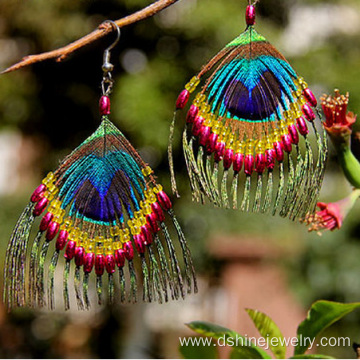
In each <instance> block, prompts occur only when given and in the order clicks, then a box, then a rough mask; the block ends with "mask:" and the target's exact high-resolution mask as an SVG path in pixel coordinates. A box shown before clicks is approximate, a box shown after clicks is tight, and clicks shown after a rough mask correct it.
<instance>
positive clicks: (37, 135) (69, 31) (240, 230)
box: [0, 0, 360, 358]
mask: <svg viewBox="0 0 360 360" xmlns="http://www.w3.org/2000/svg"><path fill="white" fill-rule="evenodd" d="M149 3H150V1H149V0H91V1H87V0H82V1H72V0H52V1H48V0H31V1H21V0H1V2H0V49H1V51H0V70H3V69H5V68H6V67H8V66H10V65H12V64H13V63H15V62H17V61H18V60H19V59H20V58H21V57H23V56H25V55H28V54H33V53H40V52H44V51H48V50H51V49H55V48H57V47H60V46H63V45H65V44H67V43H69V42H71V41H73V40H75V39H77V38H79V37H81V36H83V35H85V34H87V33H88V32H90V31H92V30H93V29H94V28H96V27H97V26H98V25H99V24H100V23H101V22H103V21H104V20H106V19H113V20H115V19H119V18H121V17H123V16H125V15H128V14H130V13H132V12H135V11H136V10H138V9H140V8H142V7H144V6H146V5H148V4H149ZM246 4H247V1H245V0H224V1H218V0H201V1H200V0H181V1H179V3H177V4H175V5H173V6H171V7H170V8H169V9H167V10H165V11H163V12H161V13H160V14H158V15H156V16H154V17H153V18H150V19H147V20H145V21H142V22H139V23H137V24H135V25H132V26H129V27H126V28H124V29H122V36H121V41H120V44H119V45H118V46H117V47H116V48H115V49H114V50H113V52H112V63H113V64H114V65H115V70H114V74H113V75H114V77H115V80H116V83H115V87H114V92H113V95H112V115H111V119H112V121H113V122H114V123H115V124H116V125H117V126H118V127H119V128H120V129H121V131H122V132H123V133H124V134H125V135H126V137H127V138H128V139H129V140H130V141H131V142H132V144H133V145H134V146H135V147H136V148H137V149H138V150H139V151H140V153H141V155H142V156H143V157H144V159H145V160H146V161H147V162H148V163H149V164H150V165H151V167H152V168H154V169H155V172H156V174H157V175H158V178H159V182H160V183H162V184H163V185H164V187H165V188H166V189H167V190H168V193H170V186H169V185H170V184H169V171H168V163H167V153H166V148H167V143H168V134H169V126H170V121H171V118H172V113H173V109H174V104H175V101H176V98H177V95H178V93H179V92H180V91H181V90H182V89H183V86H184V85H185V83H186V82H187V81H188V79H190V78H191V77H192V76H193V75H194V74H195V73H197V71H198V70H199V69H200V67H201V66H202V65H203V64H204V63H206V62H207V61H208V59H209V58H210V57H211V56H213V55H214V54H215V53H216V52H217V51H219V50H220V49H221V48H222V47H223V46H224V45H225V44H226V43H228V42H229V41H230V40H232V39H233V38H234V37H236V36H237V35H238V34H239V33H240V32H241V31H243V29H244V28H245V21H244V11H245V7H246ZM257 29H258V31H259V32H260V33H262V34H263V35H264V36H265V37H266V38H267V39H268V40H269V41H271V42H272V43H273V45H275V46H276V47H277V48H278V49H279V50H280V51H282V52H283V53H284V55H285V56H286V57H287V58H288V60H289V61H290V62H291V64H292V65H293V67H294V69H295V70H296V71H297V72H298V73H299V74H301V75H302V76H303V77H304V78H305V79H306V80H307V82H308V83H309V84H310V86H311V88H312V89H313V90H314V92H315V94H316V95H317V96H320V95H322V94H323V93H330V92H332V91H333V89H334V88H335V87H336V88H339V89H340V91H341V92H342V93H346V92H347V91H349V92H350V105H349V109H350V110H352V111H354V112H355V113H360V81H359V79H360V3H359V1H358V0H317V1H315V0H311V1H310V0H262V1H261V2H260V3H259V5H258V17H257ZM111 41H112V38H111V36H109V38H107V39H103V40H101V41H98V42H96V43H94V44H91V45H89V46H87V47H86V48H84V49H82V50H81V51H79V52H77V53H75V54H74V55H73V56H71V57H70V58H69V59H67V60H66V61H64V62H62V63H55V62H53V61H49V62H43V63H40V64H36V65H34V66H31V67H29V68H26V69H23V70H20V71H17V72H15V73H10V74H6V75H1V77H0V161H1V162H0V164H1V171H0V239H1V242H0V263H1V266H0V269H1V273H2V272H3V263H4V256H5V251H6V245H7V241H8V239H9V237H10V234H11V231H12V228H13V226H14V224H15V223H16V220H17V218H18V216H19V215H20V213H21V211H22V209H23V207H24V206H25V204H26V203H27V202H28V197H29V194H30V193H31V192H32V190H33V189H34V188H35V187H36V186H37V184H38V183H39V182H40V181H41V179H42V178H43V177H44V176H45V175H46V173H47V172H48V171H50V170H53V169H55V168H56V167H57V164H58V162H59V160H60V159H61V158H63V157H64V156H65V155H66V154H68V153H69V152H70V151H71V150H72V149H73V148H74V147H76V146H77V145H78V144H79V143H81V142H82V141H83V140H84V139H85V138H86V137H87V136H88V135H90V134H91V133H92V132H93V131H94V130H95V129H96V127H97V125H98V124H99V116H98V99H99V96H100V82H101V78H102V71H101V65H102V56H103V50H104V49H105V48H106V47H107V46H108V45H109V44H110V43H111ZM182 128H183V124H181V123H180V122H179V123H178V124H177V127H176V132H175V162H176V172H177V180H178V184H179V187H180V193H181V195H182V196H181V198H180V199H179V200H176V201H175V211H176V213H177V215H178V218H179V219H180V220H181V223H182V225H183V229H184V231H185V233H186V235H187V240H188V243H189V246H190V248H191V251H192V253H193V257H194V262H195V264H196V270H197V273H198V278H199V284H200V291H199V293H198V294H197V295H192V296H189V297H188V298H187V299H186V300H185V301H179V302H177V303H169V304H166V305H157V304H151V305H143V304H137V305H129V306H122V305H116V306H113V307H103V308H98V307H95V306H94V307H93V308H92V309H91V310H90V311H89V312H85V313H79V312H78V311H77V310H76V309H75V307H74V308H73V309H72V310H71V311H69V312H67V313H64V312H63V311H62V309H61V308H59V309H58V310H57V311H54V312H48V311H47V310H41V311H40V310H39V311H33V310H29V309H18V310H15V311H12V312H11V313H7V312H6V310H5V309H4V308H3V305H2V303H0V357H3V358H4V357H5V358H19V357H20V358H21V357H26V358H49V357H50V358H52V357H58V358H88V357H90V358H118V357H122V358H125V357H127V358H144V357H145V358H169V357H175V358H176V357H179V356H180V353H179V352H178V345H179V340H178V338H179V336H188V335H192V333H191V332H190V331H189V330H187V328H186V326H185V325H184V324H185V323H187V322H189V321H193V320H206V321H212V322H217V323H219V324H221V325H223V326H227V327H230V328H232V329H234V330H236V331H238V332H240V333H242V334H247V335H249V336H250V335H251V336H256V335H257V334H256V332H255V329H254V328H253V326H252V325H251V322H250V320H249V319H248V318H247V315H246V313H245V311H244V308H246V307H248V308H254V309H258V310H260V311H262V312H265V313H266V314H267V315H269V316H270V317H271V318H272V319H273V320H275V322H277V324H278V325H279V327H280V329H281V330H282V331H283V334H284V335H285V336H295V334H296V326H297V324H298V323H299V322H300V321H302V320H303V319H304V317H305V315H306V309H308V308H309V306H310V304H311V303H312V302H313V301H315V300H317V299H326V300H334V301H341V302H355V301H360V243H359V241H360V219H359V216H358V214H359V210H360V204H358V205H357V207H356V208H355V209H354V210H353V211H352V212H351V213H350V215H349V217H348V218H347V219H346V221H345V223H344V226H343V228H342V229H341V231H336V232H333V233H324V234H323V236H321V237H320V236H318V235H317V234H316V233H308V232H307V229H306V227H305V226H304V225H301V224H298V223H292V222H290V221H288V220H284V219H282V218H280V217H270V216H262V215H252V214H244V213H241V212H240V211H231V210H219V209H214V208H212V207H211V206H210V205H207V206H201V205H198V204H194V203H192V202H191V195H190V187H189V183H188V180H187V175H186V169H185V166H184V161H183V156H182V151H181V148H180V133H181V131H182ZM358 128H359V124H357V129H358ZM355 130H356V129H355ZM353 146H354V152H355V153H356V155H357V156H358V157H360V152H359V151H360V146H359V143H358V142H356V141H354V144H353ZM350 190H351V188H350V186H349V185H348V184H347V182H346V180H345V179H344V177H343V175H342V173H341V169H340V168H339V165H338V164H337V163H336V158H335V154H334V151H333V148H330V160H329V163H328V167H327V171H326V177H325V183H324V186H323V189H322V192H321V200H322V201H325V202H329V201H336V200H339V199H341V198H343V197H345V196H346V195H347V194H348V193H349V192H350ZM1 278H2V276H1ZM60 286H61V281H60ZM325 335H327V336H343V337H345V336H348V337H350V338H351V339H352V341H356V342H360V312H357V313H354V314H351V315H349V316H347V317H346V318H345V319H344V320H342V321H341V322H339V323H338V324H336V325H334V326H333V327H331V328H330V329H329V330H328V331H327V332H326V334H325ZM318 349H319V351H320V352H321V353H325V354H329V355H332V356H336V357H345V358H347V357H350V358H353V357H355V353H354V352H353V350H352V349H351V348H346V347H335V348H330V347H328V348H320V347H319V348H318ZM224 354H225V353H222V355H224ZM288 355H290V353H289V354H288Z"/></svg>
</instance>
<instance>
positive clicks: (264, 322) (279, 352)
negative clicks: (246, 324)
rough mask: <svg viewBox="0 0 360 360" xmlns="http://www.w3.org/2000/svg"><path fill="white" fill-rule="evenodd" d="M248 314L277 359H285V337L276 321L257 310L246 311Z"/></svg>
mask: <svg viewBox="0 0 360 360" xmlns="http://www.w3.org/2000/svg"><path fill="white" fill-rule="evenodd" d="M246 312H247V313H248V314H249V316H250V318H251V320H252V321H253V322H254V324H255V326H256V328H257V329H258V330H259V333H260V334H261V336H262V337H263V338H264V339H266V341H267V343H268V346H269V348H270V350H271V351H272V352H273V354H274V355H275V357H276V358H277V359H285V358H286V346H285V341H284V336H283V334H282V333H281V331H280V329H279V328H278V326H277V325H276V324H275V323H274V321H273V320H272V319H271V318H270V317H269V316H267V315H266V314H264V313H262V312H260V311H257V310H252V309H246ZM272 339H274V340H272Z"/></svg>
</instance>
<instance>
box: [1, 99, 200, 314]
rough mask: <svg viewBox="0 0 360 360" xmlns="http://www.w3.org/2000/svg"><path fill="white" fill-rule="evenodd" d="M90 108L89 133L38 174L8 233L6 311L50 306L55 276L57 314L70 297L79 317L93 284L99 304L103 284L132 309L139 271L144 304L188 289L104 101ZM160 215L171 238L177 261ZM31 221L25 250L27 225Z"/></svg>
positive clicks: (164, 203)
mask: <svg viewBox="0 0 360 360" xmlns="http://www.w3.org/2000/svg"><path fill="white" fill-rule="evenodd" d="M100 104H101V106H100V109H102V110H101V111H102V115H103V116H102V122H101V125H100V126H99V128H98V129H97V130H96V131H95V133H94V134H92V135H91V136H90V137H89V138H87V139H86V140H85V141H84V142H83V143H82V144H81V145H80V146H79V147H78V148H76V149H75V150H74V151H73V152H72V153H71V154H70V155H69V156H67V157H66V158H65V159H64V160H63V161H62V162H61V164H60V166H59V168H58V169H57V170H56V171H55V172H54V173H52V172H50V173H49V174H48V175H47V177H46V178H45V179H44V180H43V181H42V184H41V185H40V186H39V187H38V188H37V189H36V190H35V191H34V193H33V195H32V196H31V201H30V203H29V205H28V206H27V207H26V208H25V210H24V212H23V214H22V215H21V216H20V219H19V220H18V223H17V224H16V226H15V229H14V232H13V234H12V236H11V239H10V242H9V246H8V250H7V254H6V266H5V282H4V284H5V286H4V299H5V301H6V302H7V304H8V307H9V308H12V307H14V306H24V305H29V306H34V307H35V306H44V305H45V304H46V303H47V304H48V306H49V307H50V308H54V306H55V295H54V294H55V284H56V282H55V280H56V279H57V278H58V277H59V278H58V280H59V279H61V277H62V279H63V280H62V283H63V300H64V305H65V308H66V309H68V308H69V306H70V294H71V293H73V294H74V295H75V298H76V301H77V305H78V307H79V308H80V309H84V308H89V306H90V300H89V299H90V297H91V296H90V295H89V294H90V291H91V288H92V283H91V282H90V280H91V279H92V278H93V277H95V279H96V281H95V284H96V285H95V286H93V288H94V289H93V292H95V291H96V293H97V298H98V302H99V303H101V302H102V301H103V297H104V295H103V289H104V288H105V285H107V298H108V299H109V301H113V300H114V299H115V298H119V299H120V300H121V301H122V302H127V301H132V302H135V301H136V300H137V296H138V287H137V285H138V282H139V281H138V277H139V276H137V275H138V273H139V272H140V273H141V274H142V275H141V277H142V283H143V286H142V288H143V289H142V296H143V300H144V301H148V302H150V301H153V300H158V301H159V302H160V303H161V302H163V301H167V300H168V299H169V297H171V298H173V299H178V298H179V297H184V296H185V292H186V291H187V292H189V293H190V292H191V291H192V289H194V291H196V290H197V289H196V280H195V274H194V269H193V265H192V261H191V255H190V251H189V249H188V247H187V245H186V241H185V237H184V234H183V232H182V230H181V227H180V225H179V223H178V221H177V218H176V217H175V215H174V212H173V210H172V204H171V201H170V199H169V198H168V196H167V195H166V193H165V192H164V191H163V189H162V186H161V185H158V184H157V183H156V181H155V178H154V175H153V171H152V170H151V168H150V167H149V166H148V165H147V164H145V163H144V161H143V160H142V159H141V157H140V155H139V154H138V153H137V152H136V150H135V149H134V148H133V147H132V146H131V144H130V143H129V142H128V141H127V140H126V138H125V137H124V135H123V134H122V133H121V132H120V131H119V130H118V129H117V128H116V127H115V126H114V125H113V124H112V123H111V122H110V121H109V118H108V115H109V113H110V110H109V106H110V102H109V98H108V97H107V96H103V97H102V98H101V102H100ZM45 210H46V211H45ZM165 214H168V217H169V218H171V220H172V223H173V225H174V228H175V232H177V237H178V239H179V243H180V248H181V249H182V255H183V260H182V261H181V262H180V261H179V260H178V256H177V254H176V249H175V247H174V245H173V243H172V240H171V237H170V236H171V235H170V232H169V230H168V228H167V225H166V224H165V218H166V216H165ZM40 216H42V217H41V220H40V223H39V228H38V230H37V233H36V235H35V237H34V240H33V241H32V244H31V241H30V237H31V235H30V234H31V227H32V224H33V223H34V220H35V218H37V217H40ZM28 245H30V246H28ZM28 248H29V249H28ZM134 249H135V251H134ZM61 253H63V257H60V254H61ZM136 254H137V255H138V256H136ZM62 258H64V260H62V261H63V262H64V263H63V264H62V266H59V263H60V259H62ZM182 266H184V267H185V271H184V273H185V279H186V284H184V281H183V275H182V271H181V267H182ZM60 267H62V268H63V271H62V273H63V274H62V275H61V269H58V268H60ZM116 272H117V273H118V275H116ZM104 273H107V279H106V277H105V276H104ZM93 274H94V275H93ZM71 276H72V278H73V280H72V281H71ZM104 278H105V279H104ZM116 278H117V280H115V279H116ZM60 281H61V280H60ZM70 283H72V285H71V286H70Z"/></svg>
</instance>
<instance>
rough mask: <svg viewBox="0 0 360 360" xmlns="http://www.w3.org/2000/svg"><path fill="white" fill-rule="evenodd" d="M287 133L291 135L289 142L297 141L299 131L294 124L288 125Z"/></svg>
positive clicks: (295, 142)
mask: <svg viewBox="0 0 360 360" xmlns="http://www.w3.org/2000/svg"><path fill="white" fill-rule="evenodd" d="M288 130H289V135H290V137H291V142H292V143H293V144H295V145H297V144H298V143H299V133H298V132H297V130H296V126H295V125H294V124H292V125H289V126H288Z"/></svg>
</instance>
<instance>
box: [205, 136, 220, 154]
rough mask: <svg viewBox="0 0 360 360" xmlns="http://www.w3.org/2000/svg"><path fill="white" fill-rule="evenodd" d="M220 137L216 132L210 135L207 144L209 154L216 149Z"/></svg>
mask: <svg viewBox="0 0 360 360" xmlns="http://www.w3.org/2000/svg"><path fill="white" fill-rule="evenodd" d="M218 138H219V135H218V134H215V133H211V134H210V136H209V138H208V142H207V146H206V151H207V153H208V154H209V155H210V154H212V153H213V152H214V151H215V147H216V143H217V140H218Z"/></svg>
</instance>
